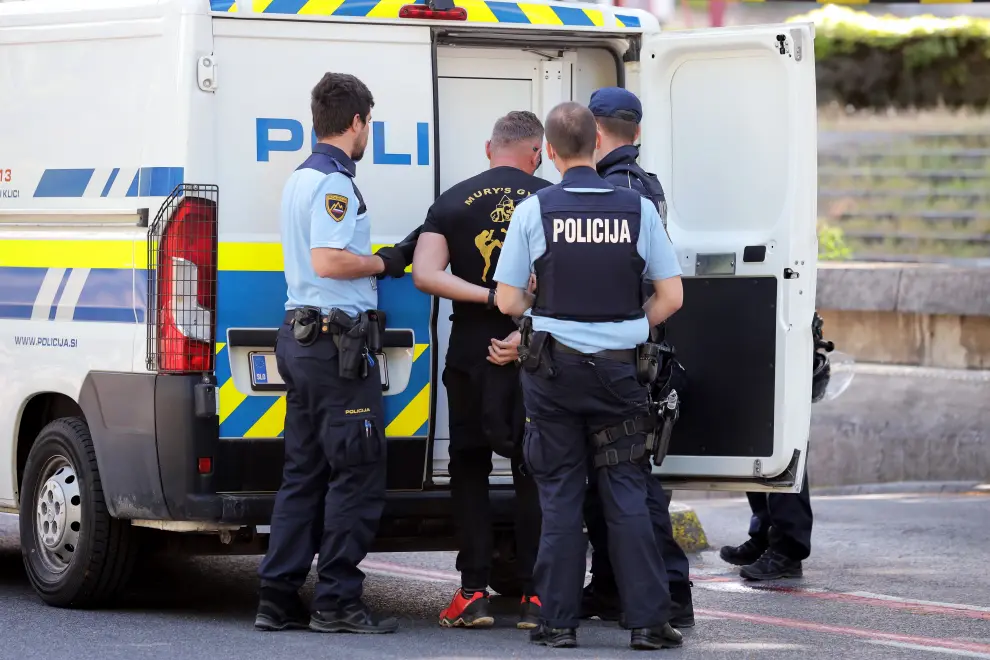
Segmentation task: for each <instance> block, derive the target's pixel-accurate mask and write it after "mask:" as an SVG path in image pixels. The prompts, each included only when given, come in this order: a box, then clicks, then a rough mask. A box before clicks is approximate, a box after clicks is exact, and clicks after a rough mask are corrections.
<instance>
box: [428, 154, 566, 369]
mask: <svg viewBox="0 0 990 660" xmlns="http://www.w3.org/2000/svg"><path fill="white" fill-rule="evenodd" d="M549 185H550V182H549V181H544V180H543V179H540V178H538V177H535V176H530V175H529V174H526V173H525V172H523V171H522V170H519V169H516V168H515V167H493V168H491V169H489V170H486V171H484V172H482V173H481V174H478V175H477V176H473V177H471V178H470V179H467V180H465V181H462V182H460V183H458V184H457V185H455V186H453V187H452V188H450V189H449V190H447V191H446V192H445V193H444V194H442V195H441V196H440V197H439V198H438V199H437V200H436V202H434V203H433V206H431V207H430V210H429V212H428V213H427V215H426V222H424V223H423V231H424V232H432V233H434V234H441V235H443V236H444V238H446V239H447V249H448V250H449V252H450V272H451V273H453V274H454V275H456V276H457V277H459V278H461V279H463V280H465V281H467V282H470V283H471V284H477V285H478V286H483V287H486V288H490V289H493V288H495V281H494V280H493V279H492V276H493V275H494V274H495V266H496V265H497V264H498V257H499V254H500V253H501V251H502V241H503V240H505V234H506V231H507V230H508V228H509V220H510V218H511V217H512V212H513V211H514V210H515V207H516V204H518V203H519V202H520V201H522V200H523V199H525V198H527V197H529V196H530V195H532V194H533V193H535V192H536V191H537V190H540V189H541V188H546V187H547V186H549ZM453 310H454V313H453V315H452V316H451V317H450V318H451V321H452V322H453V327H452V328H451V336H450V348H449V349H448V350H447V363H448V364H453V365H459V366H464V367H469V366H471V365H472V364H476V363H478V362H481V361H484V360H485V357H487V355H488V347H489V346H490V345H491V339H492V338H496V339H505V337H507V336H508V335H509V334H510V333H512V332H513V331H514V330H515V329H516V325H515V323H513V322H512V319H511V318H509V317H508V316H505V315H504V314H501V313H500V312H499V311H498V310H497V309H495V310H489V309H486V308H485V305H483V304H478V303H465V302H456V301H455V302H453Z"/></svg>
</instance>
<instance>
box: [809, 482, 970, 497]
mask: <svg viewBox="0 0 990 660" xmlns="http://www.w3.org/2000/svg"><path fill="white" fill-rule="evenodd" d="M974 491H975V492H981V491H984V492H985V491H988V485H987V484H986V483H983V482H980V481H893V482H888V483H880V484H858V485H849V486H826V487H823V488H814V487H812V489H811V496H812V497H815V496H816V495H825V496H829V495H886V494H897V495H905V494H914V493H969V492H974Z"/></svg>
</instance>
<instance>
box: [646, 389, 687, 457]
mask: <svg viewBox="0 0 990 660" xmlns="http://www.w3.org/2000/svg"><path fill="white" fill-rule="evenodd" d="M650 411H651V412H652V413H653V416H654V419H655V420H656V421H655V427H654V430H653V431H652V432H650V433H647V435H646V451H647V452H648V453H649V454H650V456H651V457H652V458H653V464H654V465H656V466H657V467H660V466H661V465H663V459H665V458H666V457H667V451H668V450H669V449H670V435H671V433H673V431H674V424H676V423H677V418H678V417H680V415H681V403H680V400H679V398H678V396H677V390H671V391H670V394H668V395H667V398H666V399H664V400H663V401H657V402H653V401H651V402H650Z"/></svg>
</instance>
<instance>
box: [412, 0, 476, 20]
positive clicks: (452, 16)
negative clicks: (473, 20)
mask: <svg viewBox="0 0 990 660" xmlns="http://www.w3.org/2000/svg"><path fill="white" fill-rule="evenodd" d="M399 18H423V19H432V20H437V21H466V20H467V10H466V9H464V7H457V6H456V5H454V0H426V3H425V4H413V5H403V7H402V8H401V9H399Z"/></svg>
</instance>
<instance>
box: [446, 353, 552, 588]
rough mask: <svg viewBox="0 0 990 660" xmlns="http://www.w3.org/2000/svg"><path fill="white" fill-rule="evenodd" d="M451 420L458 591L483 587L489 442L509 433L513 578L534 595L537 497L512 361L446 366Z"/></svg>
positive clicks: (487, 566)
mask: <svg viewBox="0 0 990 660" xmlns="http://www.w3.org/2000/svg"><path fill="white" fill-rule="evenodd" d="M443 384H444V387H445V388H446V389H447V402H448V406H449V420H450V450H449V454H450V464H449V468H448V469H449V472H450V489H451V494H452V496H453V506H454V515H455V517H456V522H457V528H458V530H459V539H458V541H459V546H460V549H459V551H458V553H457V564H456V566H457V570H458V571H459V572H460V574H461V586H462V587H463V588H464V590H465V591H481V590H483V589H486V588H487V587H488V583H489V580H490V578H491V570H492V553H493V537H494V534H493V529H492V524H493V523H492V513H491V504H490V502H489V499H488V488H489V482H488V477H489V475H491V472H492V446H493V444H492V443H493V442H497V441H498V440H502V441H503V442H504V441H505V440H506V439H507V438H510V439H511V440H513V441H514V442H515V445H516V446H517V447H518V448H519V451H518V452H517V453H516V455H515V456H514V457H513V458H512V459H510V461H511V465H512V483H513V486H514V488H515V491H516V507H515V521H514V522H515V535H516V567H517V569H518V577H519V579H520V581H521V582H522V584H523V585H524V588H525V592H526V594H527V595H534V591H533V585H532V577H533V564H534V563H535V562H536V549H537V546H538V544H539V539H540V501H539V496H538V495H537V492H536V484H535V483H534V482H533V478H532V477H531V476H530V475H529V474H527V473H526V471H525V468H523V467H522V453H521V450H522V430H523V422H524V419H523V418H524V414H525V413H524V410H523V407H522V391H521V389H520V385H519V368H518V367H517V366H516V365H514V364H509V365H504V366H498V365H494V364H491V363H489V362H482V363H480V364H477V365H474V366H472V367H464V366H453V365H447V367H446V368H445V369H444V372H443Z"/></svg>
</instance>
